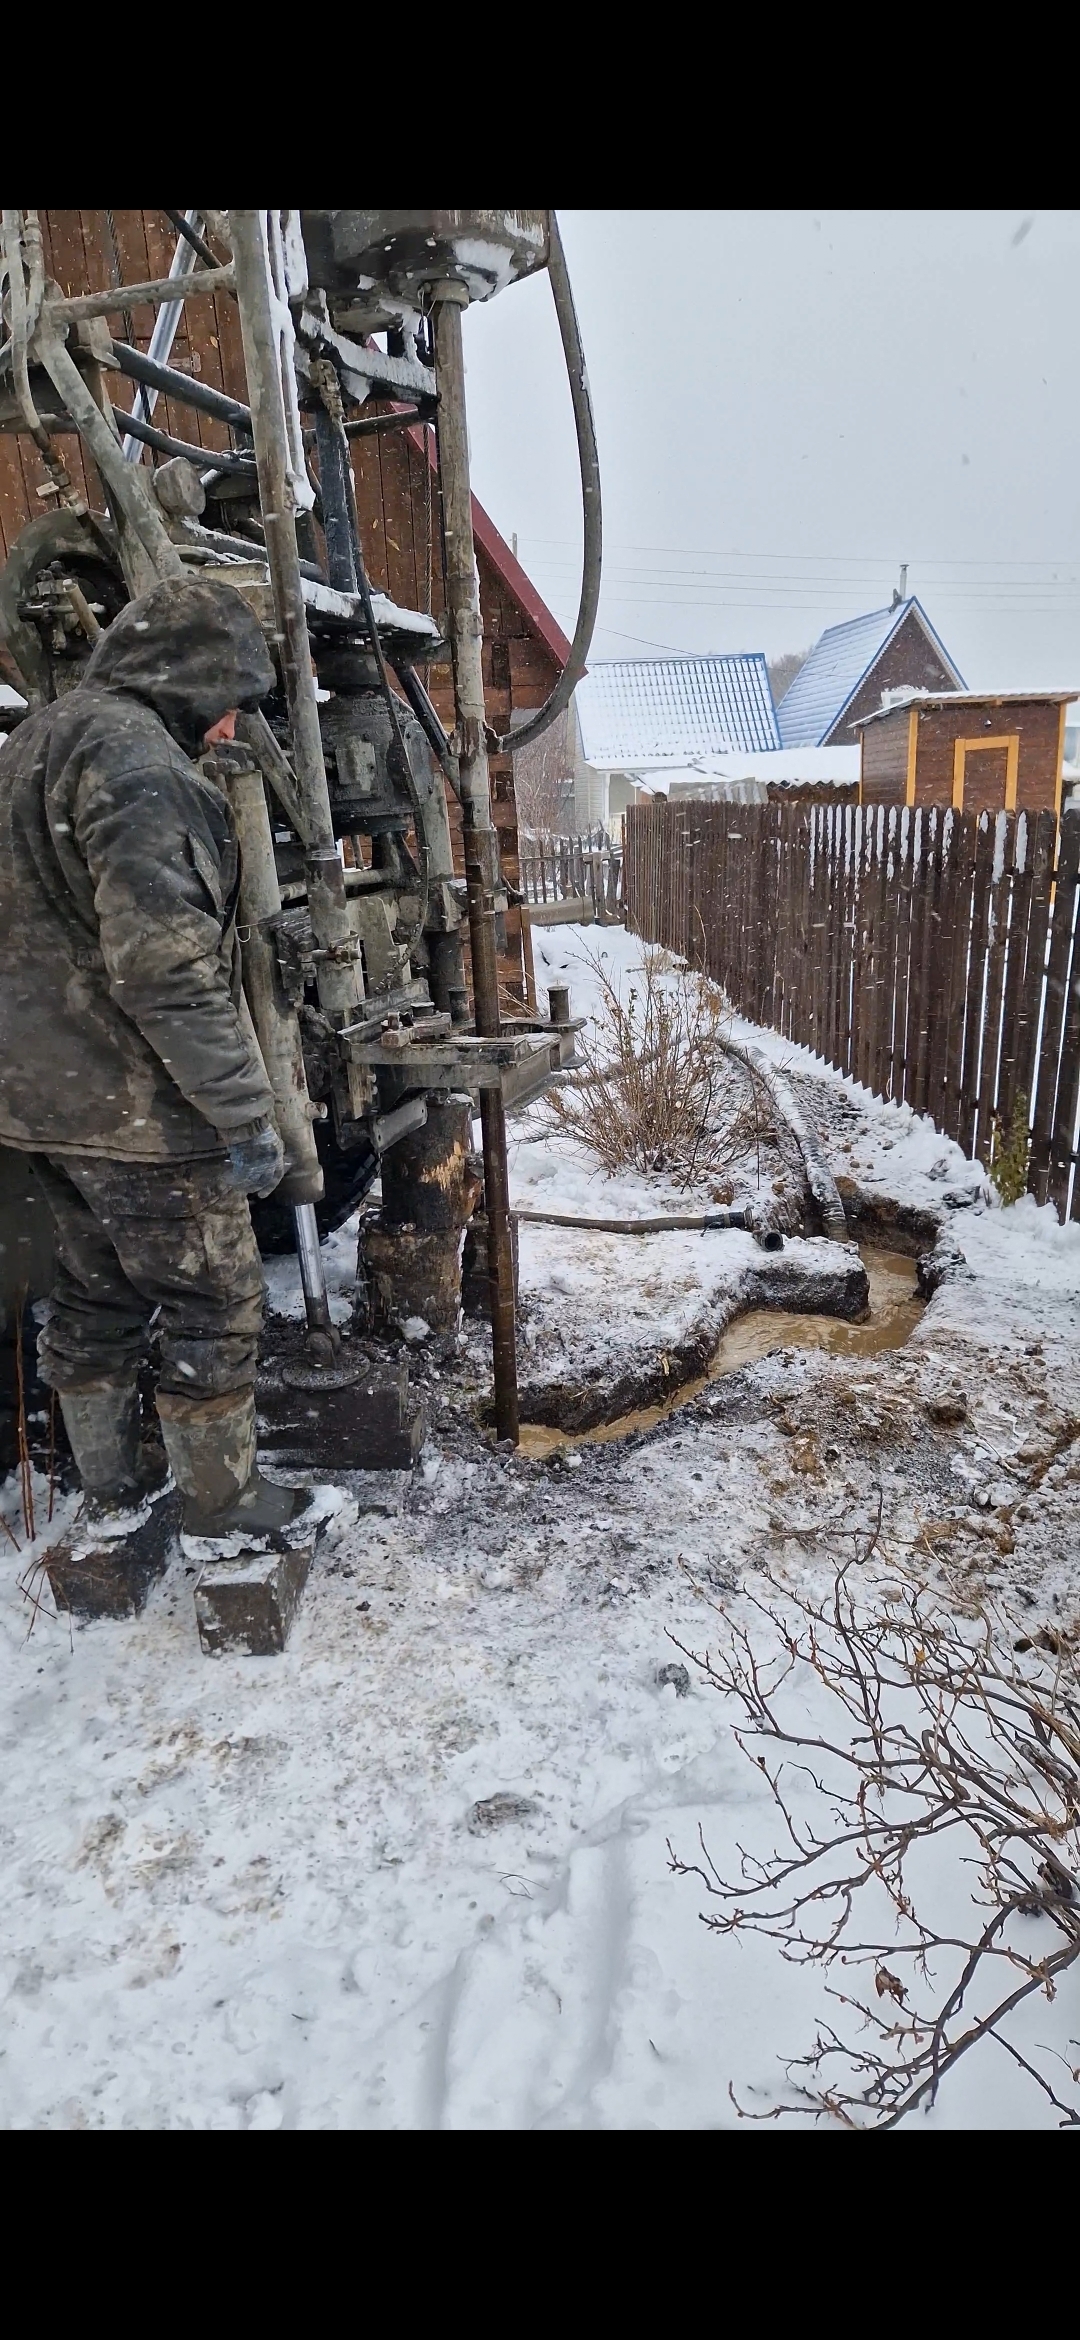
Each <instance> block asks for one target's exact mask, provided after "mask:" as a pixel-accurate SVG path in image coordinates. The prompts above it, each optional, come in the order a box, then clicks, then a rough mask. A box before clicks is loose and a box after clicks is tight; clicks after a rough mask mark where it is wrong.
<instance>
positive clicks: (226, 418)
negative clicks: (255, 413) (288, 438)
mask: <svg viewBox="0 0 1080 2340" xmlns="http://www.w3.org/2000/svg"><path fill="white" fill-rule="evenodd" d="M215 265H216V263H215ZM112 351H113V356H114V358H115V359H116V362H117V365H118V366H119V368H120V371H121V373H122V374H129V375H130V377H131V379H132V381H133V382H149V383H150V386H151V388H152V389H154V390H164V391H165V392H166V393H167V395H168V396H169V397H170V398H175V400H176V401H177V404H178V405H179V406H196V407H199V408H200V409H201V411H202V413H203V414H216V416H217V418H218V420H219V422H227V423H231V424H232V426H233V428H234V430H238V431H246V432H247V433H248V436H249V437H250V435H251V409H250V407H247V406H244V405H242V404H241V401H240V400H239V398H227V397H226V395H225V392H224V390H215V389H214V388H213V385H212V384H211V383H209V382H195V381H193V380H192V379H191V377H190V375H188V374H178V373H177V371H176V368H175V367H174V366H162V365H159V364H158V361H157V359H156V358H151V357H147V356H145V354H144V352H143V351H142V350H141V349H132V348H131V346H130V343H128V342H126V341H114V342H113V345H112Z"/></svg>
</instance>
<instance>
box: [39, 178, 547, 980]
mask: <svg viewBox="0 0 1080 2340" xmlns="http://www.w3.org/2000/svg"><path fill="white" fill-rule="evenodd" d="M41 218H42V228H43V235H44V243H45V265H46V268H47V270H48V272H49V274H50V275H51V276H52V277H53V278H54V279H55V281H56V283H57V284H58V285H59V286H60V287H61V290H62V291H63V292H65V293H79V292H100V291H104V290H105V289H106V288H107V287H108V286H109V285H110V284H113V283H116V282H118V281H120V282H127V283H129V284H135V283H138V282H139V281H140V280H141V281H144V282H145V281H148V280H149V279H150V278H152V277H156V276H165V275H167V274H168V271H169V266H170V263H171V261H172V256H173V252H174V250H175V247H176V230H175V228H174V227H173V225H172V223H171V221H170V220H168V219H167V218H166V215H165V213H164V212H163V211H133V210H128V211H113V212H106V211H47V212H43V213H42V215H41ZM153 324H154V311H153V310H151V309H148V308H139V309H136V310H135V312H134V314H133V315H131V316H125V315H124V314H122V313H121V311H120V310H117V311H116V313H115V314H113V315H111V316H110V318H109V326H110V330H111V332H112V334H113V337H114V339H117V340H120V339H123V340H127V339H130V340H132V341H133V343H134V345H135V347H136V348H139V349H145V348H146V347H147V345H148V343H149V340H150V335H151V332H152V330H153ZM170 363H171V364H172V365H173V366H174V367H176V369H177V370H178V371H179V372H182V373H194V374H197V375H198V376H199V377H200V378H201V379H202V380H203V381H206V382H209V383H211V384H212V385H213V386H214V387H216V388H218V389H222V390H225V391H227V392H228V393H229V394H230V396H232V397H234V398H243V399H246V397H247V383H246V376H245V372H244V356H243V347H242V343H241V337H240V322H239V316H238V312H237V308H236V303H235V301H234V300H232V299H231V298H230V297H229V295H227V294H223V295H221V296H219V297H213V296H209V297H208V296H207V295H205V294H203V295H201V296H199V297H198V298H196V299H194V300H191V301H189V302H187V303H186V305H185V308H184V312H183V316H182V318H181V321H180V326H179V330H178V332H177V337H176V341H175V343H174V345H173V354H172V357H171V359H170ZM112 380H113V384H114V387H113V392H112V395H113V400H114V403H115V404H116V405H117V406H130V404H131V399H132V391H133V384H132V383H130V382H129V381H127V380H126V379H125V378H124V377H123V376H122V375H119V374H117V375H114V376H113V377H112ZM370 411H371V412H372V413H373V414H374V413H378V412H385V411H387V409H385V408H380V407H376V406H374V405H372V406H371V408H370ZM154 420H155V422H157V423H159V424H160V426H161V428H162V429H164V430H165V431H167V432H169V433H170V434H171V435H172V436H173V437H176V438H180V439H185V440H187V441H188V442H189V443H192V444H197V445H199V446H201V447H226V446H227V445H228V443H229V439H228V431H227V429H226V426H225V425H224V424H223V423H219V422H217V421H216V420H214V419H213V418H212V417H211V416H209V415H200V414H198V413H197V412H196V410H195V409H194V408H191V407H179V406H175V405H173V404H171V402H170V401H169V400H168V399H167V398H164V397H163V398H160V399H159V401H158V404H157V407H156V408H155V413H154ZM425 438H426V439H427V441H428V443H429V444H428V446H426V447H425V445H424V443H423V441H424V439H425ZM432 438H433V434H432V433H431V432H430V431H428V432H427V433H425V434H421V433H419V432H417V433H416V434H415V440H416V441H419V442H420V443H419V444H417V443H414V434H412V433H407V432H405V431H401V432H398V431H390V432H376V433H374V434H373V435H372V436H371V437H370V438H368V439H367V440H357V441H354V442H353V473H354V477H355V480H356V490H357V512H358V517H359V521H360V529H361V535H362V539H363V545H364V555H365V559H366V561H367V564H368V570H369V574H370V577H371V581H372V584H373V585H374V586H376V587H377V588H378V590H379V591H380V592H385V593H388V594H389V595H390V597H391V599H392V600H394V601H397V602H400V603H402V604H403V605H404V606H405V607H406V608H409V609H420V610H425V611H429V612H430V613H431V615H432V616H433V617H434V618H435V619H436V620H437V621H441V619H442V616H443V611H444V600H443V592H442V563H441V538H440V529H439V506H438V489H437V483H436V481H435V479H434V477H433V473H432V469H431V463H430V442H431V440H432ZM60 444H61V446H62V448H63V452H64V456H65V460H66V461H67V463H68V467H69V470H70V471H71V473H72V477H73V479H75V480H76V481H78V482H79V483H80V485H81V487H82V490H83V492H84V494H85V495H86V500H87V503H88V504H89V505H90V506H91V507H92V508H93V509H95V510H99V511H100V510H102V509H103V508H104V498H103V497H102V494H101V491H100V487H99V485H98V482H97V480H96V477H91V479H90V481H89V483H88V482H87V478H86V473H85V471H84V469H83V465H82V458H81V453H80V442H79V440H78V439H77V438H75V437H71V438H65V439H63V440H62V441H61V442H60ZM144 460H147V458H144ZM44 480H45V472H44V467H43V465H42V463H41V460H40V457H39V455H38V452H37V449H36V448H35V447H34V445H33V443H32V441H30V440H29V439H27V438H25V437H23V436H21V435H20V436H15V435H14V434H4V435H3V436H0V559H6V557H7V554H8V552H9V551H10V549H11V546H12V545H13V543H14V541H15V538H16V537H17V536H18V535H19V533H20V531H21V530H22V529H23V528H24V527H25V526H26V523H27V521H28V520H33V519H36V518H37V517H38V516H39V514H40V513H41V512H42V511H44V510H46V509H48V506H47V504H46V503H44V502H42V501H41V500H40V499H39V498H38V496H37V494H36V490H37V489H38V488H39V487H40V486H41V485H42V484H43V483H44ZM477 563H478V567H479V571H480V602H481V612H482V616H483V623H484V685H485V698H486V702H487V712H488V719H489V721H490V723H491V724H492V726H493V728H494V729H495V730H496V731H498V732H499V733H503V734H505V733H506V732H508V731H509V730H510V727H511V717H512V716H513V715H514V714H515V713H516V712H517V711H519V710H521V709H531V708H534V707H538V706H542V704H543V702H544V700H545V699H546V698H547V697H548V695H549V693H550V691H551V690H552V689H553V687H554V684H555V682H556V680H557V677H558V674H559V671H560V670H559V667H558V665H557V663H556V661H555V659H554V657H553V656H552V654H551V652H550V651H549V650H548V648H547V646H546V644H545V643H544V642H543V641H542V640H541V639H540V637H539V635H538V634H537V633H536V631H535V629H534V628H533V627H532V626H531V624H530V622H529V620H528V618H527V617H526V616H525V613H524V612H523V610H522V609H521V608H520V606H519V604H518V602H517V601H516V600H515V598H514V596H513V594H512V593H510V592H509V591H508V589H507V587H506V585H505V583H504V581H503V579H502V578H501V577H500V575H499V572H498V569H497V567H496V564H495V562H494V561H493V560H492V558H491V557H490V556H489V555H488V553H487V552H486V551H485V550H484V548H483V547H482V546H479V545H478V547H477ZM428 687H429V689H430V691H431V696H432V698H433V700H434V701H435V704H436V706H437V707H438V709H439V713H440V715H441V716H442V719H443V721H444V723H446V725H447V727H448V728H449V725H450V722H451V721H452V689H451V681H450V672H449V668H448V667H433V668H432V669H431V670H430V672H429V677H428ZM491 786H492V797H493V808H492V809H493V814H494V819H495V824H496V827H497V829H498V832H499V848H500V853H501V856H502V867H503V874H504V876H505V877H506V878H507V879H508V880H509V883H510V885H511V886H512V887H513V888H515V889H517V888H518V887H519V884H520V866H519V861H518V834H517V808H516V804H515V800H514V777H513V766H512V762H511V759H510V757H509V756H493V757H492V760H491ZM450 817H451V828H452V830H453V834H454V847H455V855H456V858H457V865H458V868H459V870H460V869H462V868H463V867H464V863H463V858H462V850H461V823H460V813H459V810H458V806H457V802H456V799H454V798H451V799H450ZM500 977H501V982H502V985H503V989H504V992H505V995H506V999H507V1002H508V1004H509V1005H510V1006H512V1007H517V1006H520V1005H521V1003H522V1002H523V1001H524V1000H525V998H526V996H527V993H528V990H529V988H530V986H531V979H532V973H531V966H530V964H529V954H528V938H527V935H526V934H524V933H523V930H522V921H521V914H520V911H519V910H518V909H517V908H511V909H510V910H509V912H508V914H507V919H506V947H505V950H503V951H502V952H501V954H500Z"/></svg>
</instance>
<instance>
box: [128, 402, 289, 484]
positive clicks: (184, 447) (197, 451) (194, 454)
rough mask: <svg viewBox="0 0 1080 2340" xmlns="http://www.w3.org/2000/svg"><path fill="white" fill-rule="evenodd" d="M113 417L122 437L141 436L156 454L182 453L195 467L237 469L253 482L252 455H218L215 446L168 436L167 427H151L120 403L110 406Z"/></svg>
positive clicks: (200, 469)
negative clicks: (202, 445) (165, 428)
mask: <svg viewBox="0 0 1080 2340" xmlns="http://www.w3.org/2000/svg"><path fill="white" fill-rule="evenodd" d="M113 417H114V420H115V422H116V427H117V430H118V431H119V432H120V433H121V436H122V437H123V436H126V437H128V438H132V439H141V440H142V441H143V444H144V445H145V446H147V447H156V448H157V451H158V453H159V455H182V456H183V457H184V459H185V462H187V463H193V464H194V465H195V467H196V470H197V471H200V472H201V471H231V472H238V473H240V474H241V475H242V476H243V478H245V479H250V481H251V482H252V485H253V486H254V484H255V457H254V456H253V455H222V454H220V453H219V451H218V449H217V448H216V447H193V446H192V445H191V444H190V441H189V440H187V439H171V438H170V437H169V434H168V432H167V431H159V430H155V428H154V425H153V423H148V422H143V421H142V419H141V417H140V416H139V415H137V414H127V413H125V411H124V408H123V407H122V406H114V407H113Z"/></svg>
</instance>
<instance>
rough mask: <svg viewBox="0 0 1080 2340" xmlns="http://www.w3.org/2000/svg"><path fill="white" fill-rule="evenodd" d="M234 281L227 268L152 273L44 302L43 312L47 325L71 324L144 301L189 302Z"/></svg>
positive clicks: (154, 304)
mask: <svg viewBox="0 0 1080 2340" xmlns="http://www.w3.org/2000/svg"><path fill="white" fill-rule="evenodd" d="M235 284H236V278H235V276H234V274H233V271H232V269H231V268H194V269H192V272H191V275H190V276H183V277H176V276H155V277H153V278H152V279H150V280H149V281H148V282H147V283H146V284H114V285H113V286H112V287H111V288H110V290H109V291H108V292H96V293H76V294H74V295H73V297H72V298H71V299H70V300H66V299H65V300H59V301H47V302H46V304H45V315H46V316H47V318H48V320H49V323H50V324H51V325H74V324H77V323H78V322H79V320H80V319H81V318H83V317H112V316H119V315H120V314H121V313H122V311H123V310H124V309H135V308H139V307H140V306H141V305H142V303H143V302H144V301H145V302H148V303H149V304H150V306H151V307H153V308H160V307H161V305H162V302H163V301H176V300H181V301H191V300H194V299H195V296H196V294H197V293H219V292H232V291H233V290H234V288H235Z"/></svg>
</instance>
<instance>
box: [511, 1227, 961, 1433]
mask: <svg viewBox="0 0 1080 2340" xmlns="http://www.w3.org/2000/svg"><path fill="white" fill-rule="evenodd" d="M845 1184H846V1186H847V1187H848V1192H847V1193H846V1194H845V1198H844V1201H845V1212H846V1215H847V1217H848V1222H849V1229H850V1234H851V1237H852V1240H850V1241H849V1242H848V1243H847V1244H839V1243H835V1242H831V1241H829V1240H827V1239H826V1238H824V1237H822V1236H821V1235H820V1234H818V1233H817V1232H816V1230H815V1222H814V1217H813V1215H812V1213H810V1212H809V1211H808V1212H807V1214H806V1217H805V1219H804V1222H803V1223H804V1225H805V1226H806V1227H807V1233H806V1234H805V1235H803V1236H801V1237H796V1238H795V1239H794V1240H792V1239H791V1238H789V1240H788V1243H787V1246H786V1248H785V1250H784V1251H783V1252H779V1253H772V1252H764V1251H757V1250H756V1249H755V1247H754V1246H753V1245H752V1244H751V1243H749V1242H748V1241H747V1240H746V1239H744V1238H739V1239H736V1240H738V1241H739V1243H740V1247H741V1252H742V1254H743V1256H742V1257H740V1258H739V1261H738V1265H737V1267H735V1268H734V1272H732V1274H731V1275H730V1278H729V1280H728V1282H727V1285H726V1288H724V1289H721V1290H720V1291H719V1292H718V1293H717V1294H715V1295H714V1296H713V1297H711V1298H707V1297H703V1302H702V1305H701V1307H700V1310H699V1312H698V1313H697V1315H696V1317H695V1318H694V1319H693V1320H692V1321H691V1322H689V1323H688V1324H687V1325H686V1326H685V1327H684V1328H683V1329H682V1331H681V1333H680V1336H679V1337H678V1338H677V1339H675V1340H667V1341H664V1342H659V1341H657V1339H656V1338H655V1337H651V1334H650V1327H649V1325H648V1324H647V1322H646V1323H644V1324H643V1325H642V1328H641V1337H640V1339H639V1341H638V1342H637V1343H636V1344H635V1345H634V1346H633V1347H632V1352H631V1354H630V1355H629V1356H627V1355H626V1353H625V1346H624V1349H623V1353H622V1354H621V1355H620V1357H619V1360H618V1367H617V1369H616V1370H614V1371H612V1370H611V1369H610V1368H609V1367H608V1364H607V1359H606V1358H605V1357H604V1356H601V1357H600V1358H599V1359H596V1360H594V1359H592V1358H591V1357H590V1358H583V1359H581V1360H580V1361H579V1360H578V1359H577V1358H575V1357H574V1356H573V1354H572V1352H571V1353H570V1354H568V1355H567V1356H566V1359H565V1363H566V1368H567V1369H566V1370H565V1371H563V1372H560V1371H559V1370H557V1369H555V1370H553V1366H552V1361H551V1359H550V1356H549V1357H548V1358H545V1359H544V1361H543V1362H542V1364H541V1367H540V1370H539V1371H537V1370H535V1369H533V1370H530V1366H529V1363H528V1351H527V1350H526V1352H525V1357H526V1362H525V1364H524V1369H523V1372H522V1377H521V1391H520V1404H521V1420H522V1425H523V1433H522V1444H523V1448H524V1450H525V1451H526V1452H529V1453H533V1454H537V1455H539V1454H544V1453H546V1452H548V1451H550V1449H551V1448H552V1447H553V1446H554V1445H555V1444H556V1443H558V1442H559V1441H560V1440H561V1441H563V1442H565V1441H567V1440H568V1439H569V1440H576V1439H581V1438H592V1439H603V1440H608V1439H611V1438H613V1437H618V1436H620V1435H624V1434H627V1433H629V1432H631V1431H635V1430H642V1429H647V1428H649V1427H650V1426H651V1425H652V1424H653V1423H655V1422H658V1421H660V1420H662V1419H663V1418H664V1417H665V1415H667V1414H668V1413H670V1412H671V1411H673V1410H675V1409H678V1408H680V1407H682V1406H685V1405H686V1404H687V1403H688V1402H689V1401H690V1400H692V1399H693V1398H695V1397H697V1396H698V1395H699V1394H700V1392H701V1391H702V1390H703V1389H704V1388H705V1387H706V1386H707V1385H708V1384H710V1383H711V1382H713V1381H715V1380H717V1379H718V1378H722V1377H723V1376H725V1375H727V1374H730V1373H732V1372H734V1371H736V1370H738V1368H740V1367H742V1366H744V1365H748V1364H751V1363H752V1362H754V1361H755V1360H756V1359H758V1358H761V1357H764V1356H767V1355H768V1354H769V1353H770V1352H771V1351H774V1350H778V1349H780V1348H784V1347H794V1348H797V1349H805V1350H824V1351H826V1352H828V1353H831V1354H832V1355H834V1356H838V1357H848V1358H855V1357H859V1356H864V1357H867V1356H871V1355H873V1354H874V1353H875V1352H877V1351H879V1350H889V1349H895V1348H899V1347H900V1346H902V1345H903V1344H904V1343H905V1342H906V1341H907V1340H908V1339H909V1338H910V1336H911V1334H912V1332H913V1331H914V1329H915V1326H916V1324H917V1323H918V1321H919V1318H920V1316H921V1314H922V1312H923V1309H924V1307H925V1305H926V1302H927V1301H928V1299H929V1298H930V1297H931V1295H932V1294H933V1292H934V1291H936V1290H937V1289H938V1287H939V1285H940V1284H941V1282H942V1281H943V1280H944V1279H946V1278H947V1277H949V1276H951V1275H956V1274H963V1273H964V1272H965V1268H964V1261H963V1255H962V1252H961V1251H960V1250H959V1248H958V1246H957V1244H956V1242H955V1239H954V1236H953V1230H952V1225H951V1222H947V1221H946V1219H945V1217H944V1215H942V1216H939V1215H937V1214H935V1213H933V1212H930V1211H927V1210H921V1209H917V1208H914V1207H912V1206H908V1205H904V1204H901V1203H894V1202H890V1201H889V1200H887V1199H885V1198H882V1197H880V1196H876V1195H873V1196H872V1195H869V1194H865V1193H862V1192H860V1191H859V1190H858V1189H857V1188H856V1187H855V1186H854V1185H853V1184H852V1182H850V1181H845ZM638 1240H639V1241H642V1240H648V1238H639V1239H638ZM706 1240H708V1239H706ZM712 1240H714V1241H717V1242H720V1243H723V1242H725V1241H727V1242H729V1243H730V1242H731V1241H732V1238H730V1237H728V1238H725V1237H723V1236H720V1237H717V1238H713V1239H712ZM856 1245H857V1247H856ZM746 1255H749V1256H746ZM526 1305H527V1304H526ZM567 1346H568V1347H569V1344H567Z"/></svg>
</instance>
